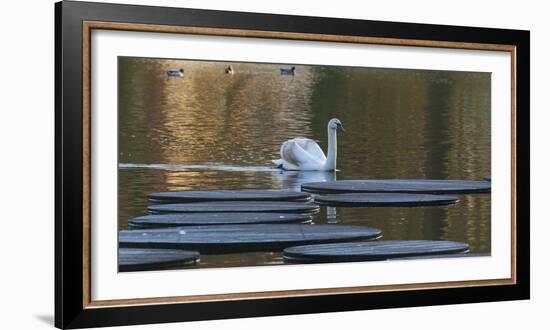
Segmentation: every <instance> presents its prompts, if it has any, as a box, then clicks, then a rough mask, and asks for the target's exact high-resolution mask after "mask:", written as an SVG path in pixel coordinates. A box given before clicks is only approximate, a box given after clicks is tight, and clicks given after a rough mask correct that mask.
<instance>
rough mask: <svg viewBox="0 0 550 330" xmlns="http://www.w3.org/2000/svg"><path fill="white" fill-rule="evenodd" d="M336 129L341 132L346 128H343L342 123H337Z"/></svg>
mask: <svg viewBox="0 0 550 330" xmlns="http://www.w3.org/2000/svg"><path fill="white" fill-rule="evenodd" d="M336 129H337V130H339V131H342V132H344V133H345V132H346V130H345V129H344V126H342V124H339V125H338V126H336Z"/></svg>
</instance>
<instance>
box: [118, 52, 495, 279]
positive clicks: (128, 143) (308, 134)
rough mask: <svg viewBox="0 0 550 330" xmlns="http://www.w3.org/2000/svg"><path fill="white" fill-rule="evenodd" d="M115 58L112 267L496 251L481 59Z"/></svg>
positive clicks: (487, 91) (487, 76)
mask: <svg viewBox="0 0 550 330" xmlns="http://www.w3.org/2000/svg"><path fill="white" fill-rule="evenodd" d="M117 66H118V68H117V70H118V74H117V76H118V93H117V95H118V101H117V102H118V109H117V111H118V124H117V125H118V126H117V127H118V136H117V138H118V141H117V150H118V154H117V157H118V173H117V175H118V186H117V192H118V193H117V194H118V195H117V198H118V200H117V211H118V271H119V272H133V271H153V270H154V271H158V270H185V271H192V270H194V269H201V268H224V267H252V266H254V267H255V266H274V265H277V266H287V265H296V264H315V263H337V262H343V263H345V262H395V261H399V260H412V259H427V258H464V257H490V256H491V87H492V84H491V83H492V80H491V78H492V74H491V72H473V71H447V70H425V69H410V68H398V67H395V68H394V67H359V66H346V65H338V66H336V65H318V64H316V65H312V64H307V63H284V62H281V63H261V62H231V61H211V60H197V59H186V58H151V57H131V56H118V58H117Z"/></svg>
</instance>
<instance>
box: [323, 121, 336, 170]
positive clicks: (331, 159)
mask: <svg viewBox="0 0 550 330" xmlns="http://www.w3.org/2000/svg"><path fill="white" fill-rule="evenodd" d="M327 131H328V151H327V162H326V164H325V170H326V171H334V170H335V169H336V149H337V148H336V130H335V129H331V128H330V127H329V128H328V130H327Z"/></svg>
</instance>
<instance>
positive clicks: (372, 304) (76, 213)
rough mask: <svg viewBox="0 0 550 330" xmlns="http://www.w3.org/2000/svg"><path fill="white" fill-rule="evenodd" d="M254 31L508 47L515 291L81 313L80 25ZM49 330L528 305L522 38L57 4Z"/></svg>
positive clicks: (490, 288) (424, 27)
mask: <svg viewBox="0 0 550 330" xmlns="http://www.w3.org/2000/svg"><path fill="white" fill-rule="evenodd" d="M84 21H103V22H115V23H137V24H145V25H147V24H154V25H166V26H188V27H200V28H216V29H235V30H259V31H275V32H290V33H304V34H313V35H325V34H327V35H336V36H356V37H371V38H395V39H401V40H420V41H442V42H459V43H481V44H494V45H497V44H498V45H511V46H513V47H515V55H516V56H515V60H516V66H515V74H516V83H515V87H516V89H515V93H516V99H515V105H516V112H515V114H516V117H515V120H516V134H515V138H516V139H515V154H516V165H515V178H516V179H515V187H513V188H515V192H516V196H517V197H516V200H515V211H516V214H515V216H516V219H517V221H516V228H515V234H516V235H515V240H516V249H515V251H514V255H515V257H516V281H515V282H516V283H515V284H511V285H482V286H474V287H453V288H434V289H423V290H403V291H383V292H366V293H353V294H348V293H345V294H330V295H311V296H297V297H282V298H281V297H274V298H261V299H240V300H239V299H237V300H225V301H209V302H185V303H170V304H156V303H154V302H152V303H151V304H140V305H129V306H104V307H94V308H89V307H87V306H86V299H87V297H86V296H85V294H84V293H83V292H84V289H85V286H86V283H85V280H83V278H84V276H85V271H86V270H85V269H84V268H85V266H84V265H85V257H84V253H85V252H86V251H85V249H84V248H83V239H84V236H85V235H84V233H85V231H86V230H87V229H88V228H86V227H85V225H84V224H83V222H82V221H81V220H82V218H83V213H84V212H86V206H85V205H84V203H83V199H85V197H86V196H85V193H84V188H85V184H86V183H85V182H86V180H85V173H84V168H83V165H84V163H85V154H84V152H85V150H83V142H84V141H83V136H84V133H85V132H84V131H85V127H84V126H83V116H84V113H83V98H84V95H83V62H84V58H83V51H82V49H83V48H82V47H83V29H84V26H83V22H84ZM55 53H56V54H55V74H56V77H55V108H56V112H55V132H56V133H55V148H56V156H55V218H56V220H55V236H56V237H55V259H56V265H55V325H56V327H59V328H83V327H97V326H118V325H133V324H145V323H164V322H181V321H193V320H214V319H224V318H242V317H257V316H270V315H288V314H306V313H324V312H338V311H353V310H365V309H377V308H395V307H410V306H426V305H446V304H460V303H476V302H489V301H504V300H519V299H529V289H530V282H529V281H530V279H529V278H530V259H529V248H530V243H529V230H530V224H529V219H530V213H529V212H530V211H529V200H530V196H529V175H530V174H529V162H530V155H529V149H530V141H529V116H530V115H529V111H530V110H529V109H530V108H529V107H530V100H529V93H530V86H529V79H530V59H529V57H530V35H529V31H519V30H505V29H491V28H474V27H460V26H442V25H430V24H410V23H396V22H380V21H366V20H352V19H335V18H319V17H303V16H288V15H272V14H257V13H244V12H227V11H212V10H196V9H182V8H166V7H150V6H136V5H120V4H104V3H86V2H73V1H62V2H58V3H56V4H55Z"/></svg>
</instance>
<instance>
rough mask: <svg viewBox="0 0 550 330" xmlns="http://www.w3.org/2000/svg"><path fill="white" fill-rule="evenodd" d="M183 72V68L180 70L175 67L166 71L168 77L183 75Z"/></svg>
mask: <svg viewBox="0 0 550 330" xmlns="http://www.w3.org/2000/svg"><path fill="white" fill-rule="evenodd" d="M183 72H184V70H183V69H179V70H176V69H173V70H168V71H166V75H167V76H168V77H183Z"/></svg>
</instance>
